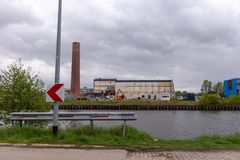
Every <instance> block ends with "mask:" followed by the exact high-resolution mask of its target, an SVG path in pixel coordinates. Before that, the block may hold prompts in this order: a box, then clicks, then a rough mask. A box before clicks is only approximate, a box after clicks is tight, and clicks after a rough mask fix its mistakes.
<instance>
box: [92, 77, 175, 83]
mask: <svg viewBox="0 0 240 160" xmlns="http://www.w3.org/2000/svg"><path fill="white" fill-rule="evenodd" d="M94 81H116V82H172V80H117V79H113V78H97V79H94Z"/></svg>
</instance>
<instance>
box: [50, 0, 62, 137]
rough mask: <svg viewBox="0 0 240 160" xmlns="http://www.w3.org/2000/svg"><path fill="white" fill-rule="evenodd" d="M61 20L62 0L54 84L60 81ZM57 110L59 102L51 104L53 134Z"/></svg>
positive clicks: (59, 2)
mask: <svg viewBox="0 0 240 160" xmlns="http://www.w3.org/2000/svg"><path fill="white" fill-rule="evenodd" d="M61 22H62V0H59V1H58V24H57V45H56V65H55V84H57V83H59V82H60V53H61ZM58 112H59V102H54V105H53V127H52V132H53V135H55V136H57V134H58V125H59V122H58Z"/></svg>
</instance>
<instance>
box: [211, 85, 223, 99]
mask: <svg viewBox="0 0 240 160" xmlns="http://www.w3.org/2000/svg"><path fill="white" fill-rule="evenodd" d="M213 91H214V92H215V93H217V94H219V95H220V96H223V91H224V90H223V83H222V82H217V83H216V84H214V85H213Z"/></svg>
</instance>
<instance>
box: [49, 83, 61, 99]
mask: <svg viewBox="0 0 240 160" xmlns="http://www.w3.org/2000/svg"><path fill="white" fill-rule="evenodd" d="M46 101H47V102H63V101H64V84H59V83H57V84H54V85H53V86H52V87H51V88H50V89H48V91H47V94H46Z"/></svg>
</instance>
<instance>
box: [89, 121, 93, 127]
mask: <svg viewBox="0 0 240 160" xmlns="http://www.w3.org/2000/svg"><path fill="white" fill-rule="evenodd" d="M90 126H91V127H93V120H92V119H91V120H90Z"/></svg>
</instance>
